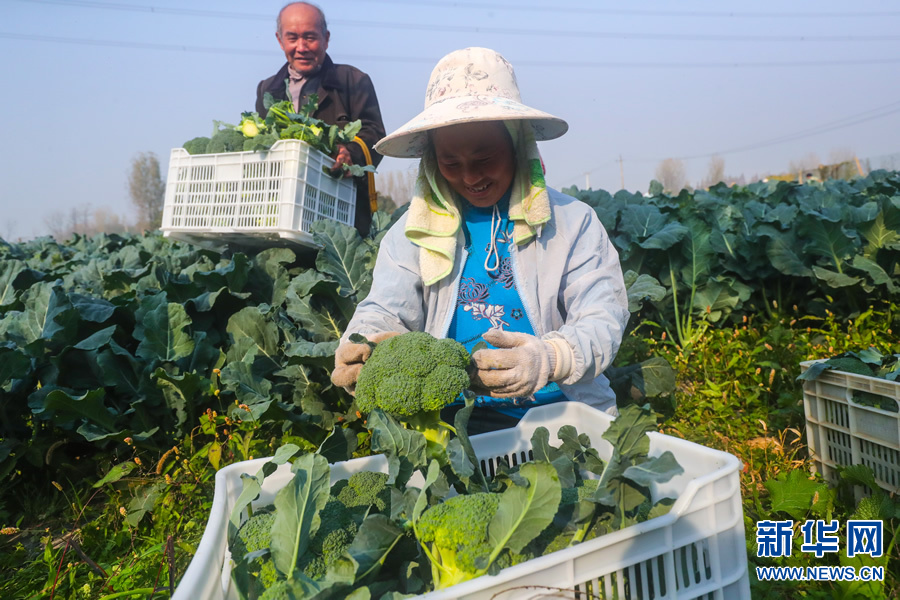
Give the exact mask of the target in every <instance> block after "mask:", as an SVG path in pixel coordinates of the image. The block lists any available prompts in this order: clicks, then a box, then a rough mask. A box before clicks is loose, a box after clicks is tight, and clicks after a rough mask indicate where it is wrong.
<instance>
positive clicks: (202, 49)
mask: <svg viewBox="0 0 900 600" xmlns="http://www.w3.org/2000/svg"><path fill="white" fill-rule="evenodd" d="M0 38H6V39H13V40H22V41H29V42H50V43H56V44H75V45H81V46H106V47H115V48H136V49H141V50H162V51H172V52H189V53H212V54H237V55H248V56H262V55H266V56H271V55H273V53H276V50H252V49H241V48H225V47H212V46H189V45H186V44H159V43H155V42H133V41H119V40H95V39H86V38H69V37H59V36H47V35H35V34H26V33H11V32H5V31H0ZM340 58H341V59H342V60H353V61H374V62H390V63H427V64H431V65H433V64H435V63H436V62H437V61H438V60H439V57H427V56H378V55H372V54H341V55H340ZM512 62H514V63H515V64H516V66H517V67H518V66H522V67H548V68H560V67H573V68H589V69H619V68H621V69H739V68H782V67H791V68H793V67H836V66H876V65H895V64H900V58H875V59H836V60H811V61H781V62H774V61H746V62H667V63H663V62H623V61H541V60H513V61H512Z"/></svg>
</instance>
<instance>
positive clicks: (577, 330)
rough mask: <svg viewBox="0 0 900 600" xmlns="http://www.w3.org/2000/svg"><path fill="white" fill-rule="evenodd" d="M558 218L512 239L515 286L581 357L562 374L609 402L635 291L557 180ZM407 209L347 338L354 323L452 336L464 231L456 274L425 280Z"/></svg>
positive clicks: (353, 328) (352, 329)
mask: <svg viewBox="0 0 900 600" xmlns="http://www.w3.org/2000/svg"><path fill="white" fill-rule="evenodd" d="M548 192H549V195H550V205H551V219H550V221H549V222H548V223H547V224H545V225H544V226H543V227H542V228H541V229H540V230H539V232H538V235H537V236H536V237H535V238H534V239H532V240H531V241H529V242H527V243H526V244H523V245H522V246H517V245H516V244H515V243H511V244H510V252H509V254H510V257H511V258H512V270H513V274H514V277H515V282H516V289H517V290H518V292H519V296H520V297H521V298H522V303H523V304H524V306H525V312H526V313H527V316H528V319H529V321H530V322H531V325H532V327H533V329H534V332H535V334H536V335H537V336H538V337H540V338H543V339H549V338H562V339H564V340H565V341H566V342H568V344H569V346H571V347H572V349H573V352H574V356H575V366H574V369H573V371H572V373H571V375H570V376H569V377H567V378H566V379H564V380H563V381H560V382H558V383H559V386H560V389H562V391H563V394H564V395H565V396H566V397H567V398H568V399H569V400H577V401H581V402H585V403H586V404H589V405H591V406H594V407H596V408H599V409H601V410H606V409H608V408H610V407H613V406H615V397H614V395H613V393H612V390H610V388H609V382H608V381H607V379H606V377H605V376H604V375H602V373H603V371H604V370H605V369H606V368H607V367H608V366H609V365H610V364H611V363H612V361H613V359H614V358H615V356H616V352H618V350H619V344H620V343H621V341H622V335H623V333H624V331H625V325H626V323H627V322H628V316H629V313H628V299H627V296H626V292H625V283H624V281H623V279H622V268H621V266H620V265H619V254H618V252H616V249H615V248H614V247H613V245H612V243H611V242H610V240H609V236H608V235H607V233H606V230H605V229H604V228H603V225H601V224H600V220H599V219H598V218H597V215H596V214H595V213H594V211H593V209H591V208H590V207H589V206H588V205H586V204H584V203H583V202H581V201H579V200H576V199H574V198H572V197H570V196H566V195H565V194H562V193H560V192H558V191H556V190H553V189H549V188H548ZM405 226H406V215H404V216H403V217H401V218H400V220H399V221H398V222H397V223H396V224H395V225H394V226H393V227H392V228H391V230H390V231H388V233H387V234H386V235H385V237H384V239H383V240H382V242H381V247H380V249H379V251H378V259H377V261H376V263H375V271H374V282H373V284H372V290H371V292H369V295H368V296H367V297H366V298H365V299H364V300H363V301H362V302H360V304H359V306H357V308H356V313H355V314H354V315H353V318H352V319H351V321H350V324H349V325H348V326H347V330H346V332H345V333H344V338H343V339H342V341H344V340H346V338H347V337H348V336H349V335H350V334H351V333H361V334H364V335H370V334H373V333H379V332H382V331H427V332H428V333H430V334H431V335H433V336H435V337H439V338H443V337H447V331H448V330H449V329H450V321H451V319H452V318H453V312H454V309H455V307H456V297H457V292H458V290H459V280H460V277H461V273H462V268H463V261H464V260H465V256H466V254H467V253H466V251H465V239H464V233H463V231H462V228H460V231H459V232H458V239H457V245H456V260H455V261H454V265H453V271H452V272H451V274H450V275H448V276H447V277H445V278H444V279H442V280H441V281H438V282H437V283H435V284H433V285H431V286H427V287H426V286H425V285H423V283H422V278H421V277H420V275H419V247H418V246H416V245H414V244H413V243H412V242H410V241H409V240H408V239H407V238H406V236H405V234H404V229H405Z"/></svg>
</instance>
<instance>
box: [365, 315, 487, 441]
mask: <svg viewBox="0 0 900 600" xmlns="http://www.w3.org/2000/svg"><path fill="white" fill-rule="evenodd" d="M469 359H470V355H469V352H468V351H467V350H466V348H465V346H463V345H462V344H460V343H459V342H457V341H455V340H450V339H437V338H434V337H432V336H431V335H430V334H428V333H425V332H421V331H411V332H407V333H403V334H401V335H397V336H394V337H392V338H388V339H386V340H384V341H382V342H380V343H379V344H378V345H377V346H375V349H374V350H373V351H372V355H371V356H370V357H369V359H368V360H367V361H366V362H365V364H364V365H363V368H362V370H361V371H360V373H359V378H358V379H357V381H356V405H357V407H359V410H360V411H362V412H364V413H370V412H372V411H373V410H375V409H376V408H380V409H381V410H383V411H384V412H386V413H388V414H390V415H392V416H393V417H395V418H396V419H398V420H400V421H401V422H403V423H405V424H407V425H408V426H409V427H411V428H412V429H415V430H417V431H421V432H422V433H423V434H425V437H426V438H427V439H428V440H429V441H430V442H433V443H436V444H440V445H442V446H446V444H447V441H448V431H452V430H453V428H452V427H450V426H449V425H447V424H446V423H443V422H442V421H441V420H440V410H441V409H442V408H444V407H445V406H447V405H448V404H450V403H452V402H453V401H454V400H456V399H457V397H458V396H459V394H460V393H461V392H462V391H463V390H465V389H466V388H468V387H469V383H470V382H469V374H468V372H467V371H466V368H467V367H468V366H469Z"/></svg>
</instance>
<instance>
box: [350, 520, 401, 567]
mask: <svg viewBox="0 0 900 600" xmlns="http://www.w3.org/2000/svg"><path fill="white" fill-rule="evenodd" d="M402 535H403V530H402V529H400V528H399V527H397V526H396V525H395V524H394V523H393V522H392V521H391V520H390V519H389V518H388V517H387V516H385V515H382V514H374V515H369V516H368V517H366V520H365V521H363V523H362V525H360V527H359V532H358V533H357V534H356V538H354V540H353V543H352V544H350V547H349V548H347V554H349V555H350V556H351V557H352V558H353V560H354V561H355V563H356V565H357V569H356V581H362V580H363V579H365V578H366V577H368V576H369V575H377V574H378V570H379V569H380V568H381V566H382V565H383V564H384V561H385V559H386V558H387V556H388V553H389V552H390V551H391V549H393V547H394V546H395V545H396V544H397V542H398V541H399V540H400V537H401V536H402Z"/></svg>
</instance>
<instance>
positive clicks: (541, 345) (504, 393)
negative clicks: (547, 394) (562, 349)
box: [471, 329, 556, 398]
mask: <svg viewBox="0 0 900 600" xmlns="http://www.w3.org/2000/svg"><path fill="white" fill-rule="evenodd" d="M483 337H484V339H485V341H487V342H488V343H490V344H491V345H493V346H496V348H497V349H496V350H494V349H491V348H486V349H483V350H478V351H476V352H475V353H474V354H472V361H473V363H474V364H475V367H476V370H475V372H474V373H471V379H472V390H473V391H474V392H475V393H482V394H483V395H490V396H493V397H494V398H512V397H519V396H530V395H532V394H534V393H535V392H536V391H538V390H539V389H541V388H542V387H544V386H545V385H547V381H548V379H549V377H550V375H551V374H552V373H553V368H554V364H553V363H555V361H556V352H555V351H554V349H553V347H552V346H550V344H548V343H547V342H544V341H543V340H540V339H538V338H537V337H535V336H533V335H528V334H527V333H515V332H510V331H502V330H498V329H491V330H489V331H488V332H487V333H485V334H484V336H483Z"/></svg>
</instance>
